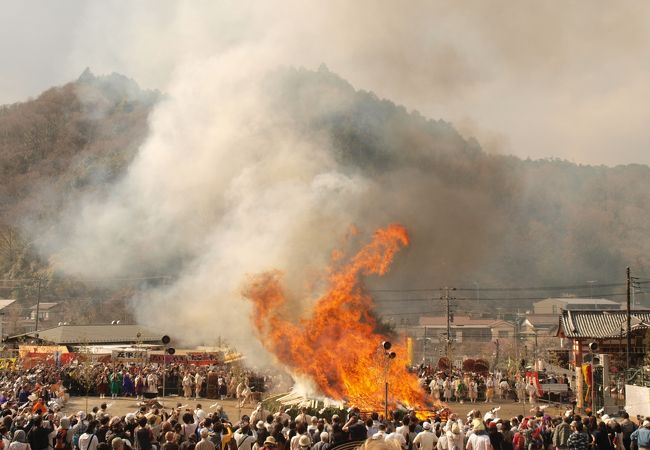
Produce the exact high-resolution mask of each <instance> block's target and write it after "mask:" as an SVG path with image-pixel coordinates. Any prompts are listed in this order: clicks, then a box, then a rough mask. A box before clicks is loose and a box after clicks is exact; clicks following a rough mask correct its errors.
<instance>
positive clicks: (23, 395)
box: [0, 364, 650, 450]
mask: <svg viewBox="0 0 650 450" xmlns="http://www.w3.org/2000/svg"><path fill="white" fill-rule="evenodd" d="M159 370H161V369H160V368H159V367H157V366H155V365H140V366H136V365H131V366H125V365H108V364H92V365H90V364H86V365H76V366H68V367H63V368H60V369H57V368H54V367H47V366H42V367H37V368H34V369H30V370H14V371H6V372H4V376H3V378H2V380H1V381H0V417H1V420H0V450H111V449H112V450H332V449H333V448H334V447H337V446H339V445H341V444H345V443H357V444H358V445H360V446H362V447H363V448H362V450H434V449H435V450H636V449H640V450H645V449H650V421H644V420H639V421H637V422H640V426H637V424H636V423H635V422H633V421H631V420H630V419H629V417H628V416H627V414H624V415H623V416H622V417H621V418H618V419H614V418H610V417H608V416H607V415H603V416H602V417H601V416H596V415H592V414H591V413H588V414H586V415H584V416H581V415H578V414H574V413H573V412H571V411H568V412H567V413H566V414H565V415H564V416H555V417H553V416H550V415H547V414H545V411H544V410H543V409H542V407H536V408H534V409H533V410H531V411H534V414H533V415H532V416H529V417H524V416H517V417H510V418H500V417H498V409H497V408H495V409H492V410H490V411H489V412H488V413H487V414H485V415H482V414H481V413H480V411H479V410H478V409H475V410H473V411H471V412H470V414H468V416H467V417H466V418H461V417H459V416H457V415H456V414H453V413H452V412H451V411H449V410H443V411H440V412H439V413H436V414H431V413H425V412H419V413H418V412H414V411H413V412H406V413H404V414H403V415H400V418H399V420H396V419H395V417H391V418H388V419H386V418H384V417H382V416H381V415H380V414H378V413H376V412H373V413H370V412H363V413H362V412H361V411H360V410H359V409H358V408H351V409H349V410H347V411H344V412H339V413H338V414H333V415H330V414H331V411H330V412H327V411H325V410H321V411H318V412H316V411H314V410H307V409H306V408H302V409H300V410H289V411H286V410H285V409H284V408H283V407H282V406H280V407H279V409H278V410H277V411H275V412H273V413H272V412H270V411H268V410H266V408H265V406H264V404H263V403H258V404H257V407H255V409H254V410H253V411H252V412H251V413H250V414H247V415H243V416H241V417H239V418H238V419H237V420H230V418H229V417H228V416H227V414H226V412H225V410H224V408H222V407H221V406H219V405H218V403H219V401H220V400H217V403H215V404H214V405H212V406H209V407H206V408H203V407H202V405H201V404H196V405H195V407H194V408H188V407H187V405H181V403H178V404H177V405H176V407H174V408H164V407H163V406H162V405H161V404H160V403H158V401H157V400H153V399H152V400H150V401H143V402H142V403H140V404H141V405H142V406H140V407H139V408H138V409H137V410H135V411H133V412H130V413H128V414H125V415H123V416H122V415H113V414H111V412H110V404H106V403H103V404H102V405H101V406H98V407H95V408H93V411H92V412H89V413H88V414H86V413H85V412H83V411H79V412H77V413H76V414H73V415H66V414H64V413H63V412H62V406H63V397H64V395H65V394H64V393H65V390H66V388H70V387H72V383H77V384H79V386H81V387H82V388H84V389H91V388H92V390H93V391H94V392H95V393H96V394H97V395H99V397H100V398H103V397H108V396H109V395H111V396H118V395H119V396H133V397H144V396H145V395H146V393H147V392H148V390H149V391H150V392H151V393H152V394H154V393H158V392H159V390H158V389H159V387H160V381H161V380H160V376H159V375H160V372H159ZM168 370H169V372H168V373H167V375H166V377H167V376H168V375H169V374H171V373H174V374H175V376H176V379H175V381H170V383H171V384H170V387H172V388H173V386H176V388H177V392H178V393H179V395H180V396H181V397H182V396H185V397H186V398H202V397H205V394H206V382H207V379H208V377H216V379H217V381H216V383H217V387H218V389H217V391H216V392H217V398H218V399H223V398H226V397H237V398H239V399H240V400H241V399H243V398H245V395H246V394H245V391H246V390H247V389H249V390H251V389H252V387H251V386H249V384H250V383H249V381H250V378H251V377H252V374H251V373H245V372H244V373H241V374H237V375H235V374H234V373H232V372H228V371H226V370H224V369H223V368H219V367H196V366H183V365H178V366H175V367H171V368H169V369H168ZM420 378H421V381H422V385H423V387H424V388H428V389H430V392H431V393H432V395H433V396H434V398H436V399H438V398H440V399H443V400H448V401H451V400H457V401H460V400H464V399H467V400H469V401H476V400H477V397H478V396H474V395H472V391H473V390H474V389H473V387H471V386H474V385H476V386H477V388H476V390H477V391H480V390H482V392H483V393H484V398H486V399H491V398H493V396H494V395H496V396H500V397H501V398H505V397H506V395H507V390H508V389H511V384H510V383H511V382H510V380H508V379H507V378H506V377H504V376H502V375H501V374H500V373H495V374H487V375H474V374H464V373H460V372H459V373H453V374H450V375H449V374H446V375H445V374H442V375H441V374H437V373H434V374H426V373H421V374H420ZM172 380H174V378H172ZM554 381H559V382H562V381H564V382H566V380H554ZM265 382H267V383H272V382H274V380H273V378H272V377H271V376H269V378H268V379H266V381H265ZM529 384H530V383H529ZM221 386H223V388H220V387H221ZM461 386H467V387H468V389H467V391H465V389H464V388H462V387H461ZM478 386H483V387H482V388H481V389H480V390H479V388H478ZM506 386H507V387H506ZM516 386H517V385H516V382H515V384H514V387H515V390H516V389H517V387H516ZM154 387H155V388H156V389H155V390H154V389H153V388H154ZM82 393H85V392H82ZM154 397H155V395H154ZM239 405H240V407H243V406H245V404H243V403H239ZM274 406H277V405H274Z"/></svg>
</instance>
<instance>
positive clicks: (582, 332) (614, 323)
mask: <svg viewBox="0 0 650 450" xmlns="http://www.w3.org/2000/svg"><path fill="white" fill-rule="evenodd" d="M631 316H632V330H635V329H639V328H648V327H650V310H635V311H632V313H631ZM626 323H627V314H626V312H625V311H623V310H621V311H618V310H602V311H594V310H569V311H567V310H562V314H561V315H560V327H559V330H558V334H559V333H564V335H565V336H566V337H570V338H593V339H604V338H612V337H617V336H620V335H621V333H622V332H624V331H625V329H626Z"/></svg>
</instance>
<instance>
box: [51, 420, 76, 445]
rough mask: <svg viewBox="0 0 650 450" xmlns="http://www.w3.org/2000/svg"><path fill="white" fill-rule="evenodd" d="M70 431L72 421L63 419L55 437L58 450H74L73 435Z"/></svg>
mask: <svg viewBox="0 0 650 450" xmlns="http://www.w3.org/2000/svg"><path fill="white" fill-rule="evenodd" d="M69 431H70V419H68V418H67V417H62V418H61V420H60V421H59V428H58V429H57V430H56V436H55V437H54V448H55V449H56V450H71V449H72V433H69Z"/></svg>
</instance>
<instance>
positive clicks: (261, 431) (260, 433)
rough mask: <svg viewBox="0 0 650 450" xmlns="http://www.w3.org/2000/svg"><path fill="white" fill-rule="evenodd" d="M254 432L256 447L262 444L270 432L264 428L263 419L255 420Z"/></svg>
mask: <svg viewBox="0 0 650 450" xmlns="http://www.w3.org/2000/svg"><path fill="white" fill-rule="evenodd" d="M255 432H256V434H257V448H258V449H259V448H262V447H263V446H264V441H265V440H266V438H267V437H269V436H270V433H269V432H268V431H267V430H266V426H265V423H264V421H263V420H258V421H257V423H256V424H255ZM276 444H277V442H276Z"/></svg>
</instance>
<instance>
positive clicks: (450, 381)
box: [418, 367, 575, 403]
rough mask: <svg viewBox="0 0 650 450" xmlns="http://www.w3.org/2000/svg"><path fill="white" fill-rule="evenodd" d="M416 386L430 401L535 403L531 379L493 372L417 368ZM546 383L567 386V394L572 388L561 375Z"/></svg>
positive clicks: (551, 376)
mask: <svg viewBox="0 0 650 450" xmlns="http://www.w3.org/2000/svg"><path fill="white" fill-rule="evenodd" d="M418 376H419V380H420V385H421V386H422V388H423V389H424V390H425V391H426V392H427V393H429V394H431V396H432V397H433V400H434V402H437V401H444V402H461V403H462V402H472V403H476V402H479V401H480V402H485V403H490V402H492V401H495V400H501V401H505V400H511V401H517V402H520V403H526V402H528V403H535V402H536V400H537V396H538V390H537V387H536V386H535V384H533V382H532V380H530V379H526V378H525V377H522V376H519V374H518V375H517V376H514V377H513V376H508V375H506V374H504V373H502V372H501V371H499V370H497V371H495V372H490V373H474V372H468V371H461V370H453V371H451V372H449V371H444V372H443V371H433V370H431V369H430V368H428V367H426V368H421V370H419V372H418ZM544 381H546V382H548V383H554V384H555V383H557V384H567V388H568V389H567V392H571V391H573V390H574V389H575V386H573V385H572V380H570V379H568V378H567V377H566V376H564V375H558V376H555V375H550V374H549V375H548V377H547V378H546V379H545V380H544Z"/></svg>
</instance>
